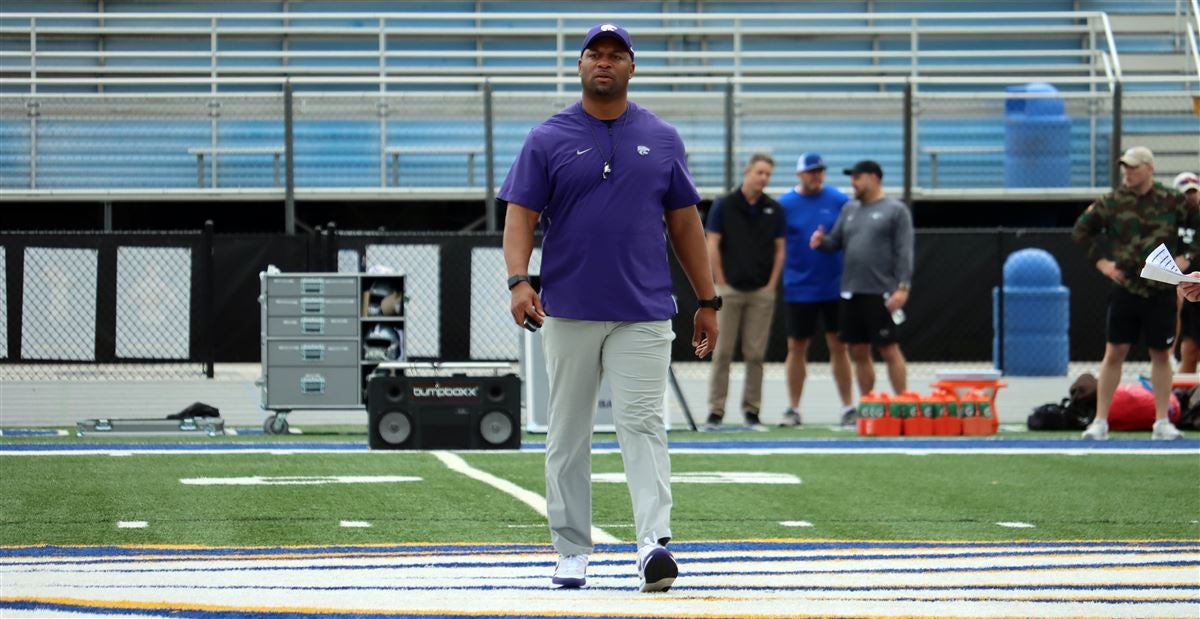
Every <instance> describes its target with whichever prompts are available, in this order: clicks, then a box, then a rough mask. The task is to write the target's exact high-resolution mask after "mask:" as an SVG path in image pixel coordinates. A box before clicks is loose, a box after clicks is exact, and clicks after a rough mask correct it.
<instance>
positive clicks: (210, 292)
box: [200, 219, 217, 378]
mask: <svg viewBox="0 0 1200 619" xmlns="http://www.w3.org/2000/svg"><path fill="white" fill-rule="evenodd" d="M201 238H202V241H201V243H200V248H201V249H200V251H201V252H203V255H202V256H200V260H201V261H202V264H203V265H204V281H203V282H202V285H203V290H204V297H205V299H204V301H203V306H202V310H201V311H203V312H204V375H205V376H207V377H208V378H212V377H213V366H215V365H216V360H217V343H216V339H217V330H216V324H217V323H216V311H215V308H214V306H215V305H216V300H215V299H216V292H217V281H216V280H217V274H216V267H215V265H214V264H213V262H214V257H213V221H212V220H211V219H209V220H207V221H205V222H204V234H203V236H202V237H201Z"/></svg>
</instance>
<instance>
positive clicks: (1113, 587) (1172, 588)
mask: <svg viewBox="0 0 1200 619" xmlns="http://www.w3.org/2000/svg"><path fill="white" fill-rule="evenodd" d="M738 573H739V574H740V573H744V572H738ZM804 573H807V572H804ZM682 574H683V576H690V575H695V574H696V573H694V572H684V573H682ZM726 574H727V575H729V574H728V573H726ZM769 574H774V575H779V574H780V573H779V572H769ZM632 577H633V576H632V575H629V576H597V575H595V574H590V575H588V577H587V578H588V589H613V590H619V591H627V590H629V585H628V581H629V579H630V578H632ZM521 578H522V579H523V580H524V579H529V578H531V577H528V576H525V577H521ZM532 578H535V579H538V580H545V579H546V577H545V576H544V575H543V576H535V577H532ZM480 580H482V579H480ZM598 581H600V582H599V584H598ZM71 588H72V589H102V590H111V589H112V587H111V586H110V585H72V587H71ZM179 588H180V586H179V585H124V586H122V589H142V590H154V589H179ZM187 588H188V589H197V590H227V589H229V585H202V584H201V585H198V584H189V585H187ZM237 588H238V589H246V590H252V591H325V592H330V593H333V592H338V591H370V592H380V591H397V592H400V591H475V590H484V589H485V590H489V591H526V590H529V591H545V590H546V585H545V584H544V583H542V584H531V585H521V586H516V585H484V584H478V583H475V584H469V585H437V586H432V585H428V586H426V585H307V586H293V585H238V587H237ZM684 588H686V589H687V590H688V591H786V592H804V593H853V592H863V591H896V590H902V591H942V590H947V591H1028V592H1030V593H1035V592H1042V591H1046V590H1056V591H1057V590H1062V591H1108V592H1120V591H1161V592H1164V593H1200V584H1197V585H1157V584H1147V585H1127V584H1108V585H1101V584H1095V585H1071V584H1062V583H1057V584H1056V583H1049V584H1044V585H953V584H945V585H913V584H897V585H846V586H824V585H787V584H770V585H719V586H718V585H686V586H681V587H680V590H682V589H684ZM889 599H890V598H889ZM997 599H1007V598H997ZM1058 599H1059V600H1060V601H1061V598H1058ZM1115 599H1129V598H1115ZM1145 599H1150V598H1145ZM1189 601H1192V600H1189Z"/></svg>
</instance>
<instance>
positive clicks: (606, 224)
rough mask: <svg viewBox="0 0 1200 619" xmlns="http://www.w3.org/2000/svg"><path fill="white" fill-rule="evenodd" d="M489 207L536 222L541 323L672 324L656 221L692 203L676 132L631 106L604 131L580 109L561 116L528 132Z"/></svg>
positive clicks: (660, 224)
mask: <svg viewBox="0 0 1200 619" xmlns="http://www.w3.org/2000/svg"><path fill="white" fill-rule="evenodd" d="M605 162H608V164H609V166H610V167H611V169H612V172H611V173H610V174H609V175H608V179H607V180H606V179H604V178H603V171H604V164H605ZM498 197H499V198H500V199H502V200H506V201H508V202H513V203H516V204H519V205H521V206H524V207H527V208H529V209H532V210H534V211H537V212H539V213H541V223H542V234H543V236H542V270H541V277H542V305H543V307H544V308H545V310H546V313H547V314H549V315H551V316H555V317H558V318H574V319H577V320H611V321H635V320H636V321H642V320H666V319H668V318H670V317H671V316H673V315H674V314H675V302H674V300H673V299H672V298H671V271H670V266H669V263H668V262H667V236H666V226H665V223H664V221H663V216H664V215H665V213H666V212H667V211H669V210H673V209H677V208H683V207H687V206H692V205H694V204H696V203H697V202H699V201H700V194H699V193H697V192H696V186H695V185H694V184H693V183H692V177H691V174H690V173H689V172H688V169H687V163H686V161H685V159H684V148H683V140H682V139H680V137H679V132H678V131H676V130H675V128H674V127H672V126H671V125H669V124H667V123H666V122H664V121H663V120H662V119H660V118H659V117H657V116H655V115H654V114H653V113H651V112H650V111H649V110H646V109H644V108H642V107H640V106H638V105H637V104H635V103H633V102H632V101H631V102H629V104H628V106H627V107H626V109H625V113H624V114H622V115H621V117H620V118H618V119H617V120H616V121H615V122H613V123H612V126H611V127H610V126H609V125H608V124H607V123H605V122H604V121H602V120H599V119H596V118H594V117H592V116H589V115H588V114H587V113H586V112H584V111H583V104H582V103H575V104H574V105H571V106H569V107H567V108H566V109H564V110H562V111H561V112H559V113H557V114H555V115H554V116H552V117H550V118H549V119H548V120H546V122H543V123H542V124H540V125H538V126H537V127H534V129H533V130H532V131H530V133H529V137H528V138H526V139H525V145H524V146H523V147H522V148H521V152H520V153H519V154H518V155H517V159H516V161H514V162H513V165H512V169H510V170H509V171H508V177H507V178H505V179H504V185H503V186H502V187H501V188H500V193H499V194H498Z"/></svg>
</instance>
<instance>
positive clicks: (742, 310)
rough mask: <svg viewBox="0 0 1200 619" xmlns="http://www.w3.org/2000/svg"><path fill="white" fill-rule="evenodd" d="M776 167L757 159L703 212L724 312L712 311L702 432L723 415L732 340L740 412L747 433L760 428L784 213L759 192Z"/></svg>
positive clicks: (718, 422) (766, 157)
mask: <svg viewBox="0 0 1200 619" xmlns="http://www.w3.org/2000/svg"><path fill="white" fill-rule="evenodd" d="M774 169H775V161H774V160H772V159H771V157H770V156H769V155H766V154H763V153H756V154H754V155H753V156H751V157H750V162H749V163H747V164H746V169H745V171H743V172H742V185H741V186H740V187H738V188H737V189H735V190H733V192H732V193H730V194H729V195H727V196H724V197H722V198H720V199H718V200H717V201H715V202H713V205H712V209H710V210H709V212H708V222H707V225H706V226H705V227H706V228H707V229H708V256H709V260H710V261H711V262H712V269H713V275H714V277H715V278H716V280H717V294H718V295H720V296H721V297H723V298H724V307H723V308H722V310H721V311H720V312H718V313H717V320H718V323H717V328H718V331H719V332H722V333H725V334H726V336H725V337H723V338H718V339H717V349H716V350H715V351H713V364H712V375H711V376H710V377H709V389H708V411H709V413H708V420H707V421H706V422H705V424H704V426H705V429H706V430H715V429H717V428H718V427H719V426H720V425H721V419H722V418H723V417H724V416H725V396H726V394H727V393H728V391H729V363H730V362H731V361H732V360H733V351H734V347H735V346H736V345H737V340H738V339H739V336H740V339H741V341H742V358H743V359H744V360H745V362H746V387H745V389H744V390H743V391H742V414H743V415H745V421H746V427H748V428H751V429H754V430H766V428H765V427H764V426H763V425H762V423H761V422H760V421H759V419H758V413H759V410H761V408H762V376H763V355H764V354H766V351H767V338H768V336H769V335H770V334H771V316H772V315H773V314H774V312H775V289H776V287H777V286H778V284H779V277H780V273H782V271H783V245H784V234H785V233H786V230H785V228H784V221H785V220H784V217H783V209H782V208H781V207H780V206H779V203H778V202H776V201H775V200H773V199H771V198H770V197H769V196H767V195H765V194H764V193H763V190H764V189H766V187H767V183H769V182H771V172H772V171H773V170H774Z"/></svg>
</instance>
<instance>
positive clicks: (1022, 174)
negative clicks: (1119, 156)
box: [914, 84, 1113, 193]
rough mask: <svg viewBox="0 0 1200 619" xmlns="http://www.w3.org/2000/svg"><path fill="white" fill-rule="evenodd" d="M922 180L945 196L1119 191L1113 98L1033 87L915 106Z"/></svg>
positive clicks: (938, 96) (922, 100) (939, 97)
mask: <svg viewBox="0 0 1200 619" xmlns="http://www.w3.org/2000/svg"><path fill="white" fill-rule="evenodd" d="M915 100H916V103H915V106H914V107H915V111H914V118H915V122H916V124H917V129H916V132H915V134H916V136H915V140H914V141H915V145H914V146H915V151H916V152H915V155H916V156H915V159H914V161H915V163H916V178H915V180H914V183H915V185H916V186H917V187H920V188H922V189H923V190H924V191H926V192H929V193H934V192H936V191H937V190H939V189H942V190H944V189H972V188H983V187H999V188H1004V189H1041V190H1046V189H1081V188H1092V187H1107V186H1109V185H1110V184H1111V179H1110V171H1111V165H1110V162H1111V161H1112V155H1111V145H1112V118H1113V116H1112V96H1111V94H1109V93H1088V92H1069V91H1068V92H1060V91H1059V90H1058V89H1057V88H1055V87H1054V86H1052V85H1050V84H1026V85H1021V86H1013V87H1009V88H1008V89H1006V90H999V91H997V92H934V93H921V94H920V95H918V96H916V98H915Z"/></svg>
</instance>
